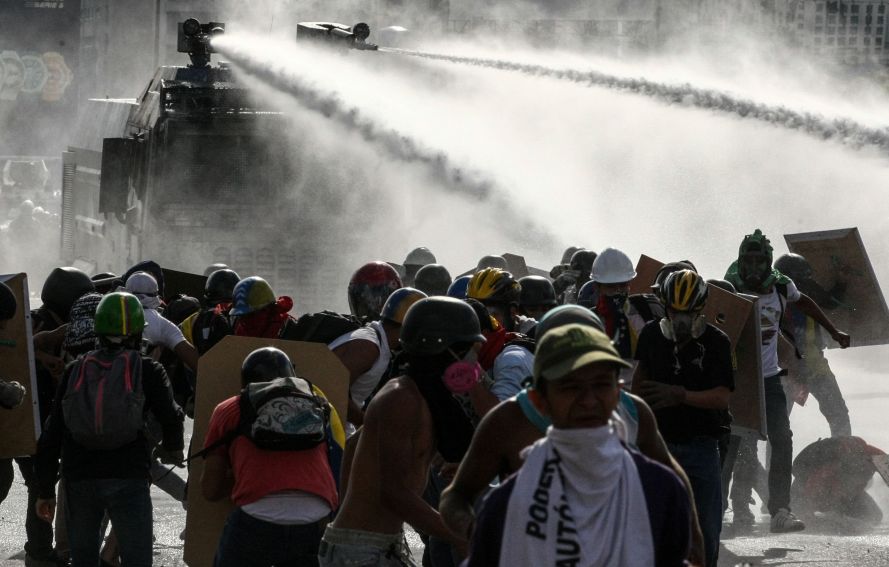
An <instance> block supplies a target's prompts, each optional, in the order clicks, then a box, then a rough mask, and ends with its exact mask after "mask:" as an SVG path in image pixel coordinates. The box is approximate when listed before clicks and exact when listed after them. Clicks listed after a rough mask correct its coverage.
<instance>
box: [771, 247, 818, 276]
mask: <svg viewBox="0 0 889 567" xmlns="http://www.w3.org/2000/svg"><path fill="white" fill-rule="evenodd" d="M775 269H776V270H778V271H779V272H781V273H782V274H784V275H786V276H789V277H790V279H792V280H794V281H804V280H810V279H812V266H811V265H810V264H809V261H808V260H806V259H805V257H803V256H801V255H799V254H794V253H793V252H791V253H789V254H782V255H781V256H779V257H778V259H777V260H775Z"/></svg>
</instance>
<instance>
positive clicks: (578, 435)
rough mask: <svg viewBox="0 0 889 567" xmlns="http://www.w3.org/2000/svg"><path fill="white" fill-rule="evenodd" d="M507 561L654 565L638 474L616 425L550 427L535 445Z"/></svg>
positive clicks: (518, 484) (513, 504)
mask: <svg viewBox="0 0 889 567" xmlns="http://www.w3.org/2000/svg"><path fill="white" fill-rule="evenodd" d="M500 565H501V567H511V566H513V565H539V566H542V567H550V566H551V567H558V566H561V565H572V566H576V567H637V566H640V565H654V543H653V540H652V535H651V525H650V522H649V518H648V505H647V503H646V501H645V494H644V492H643V491H642V483H641V481H640V480H639V472H638V471H637V469H636V465H635V463H634V462H633V457H632V456H630V454H629V453H628V452H627V450H626V449H625V448H624V447H623V445H622V444H621V442H620V440H619V439H618V437H617V434H616V433H615V430H614V428H613V427H612V426H611V425H608V426H605V427H596V428H589V429H556V428H554V427H550V428H549V429H548V430H547V433H546V437H544V438H543V439H540V440H539V441H537V442H536V443H535V444H534V445H532V447H531V450H530V451H529V452H528V455H527V457H526V460H525V463H524V465H522V468H521V469H520V470H519V472H518V476H517V478H516V481H515V487H514V488H513V492H512V495H511V496H510V500H509V504H508V506H507V511H506V521H505V526H504V530H503V543H502V547H501V550H500Z"/></svg>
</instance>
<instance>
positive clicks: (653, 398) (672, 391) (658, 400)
mask: <svg viewBox="0 0 889 567" xmlns="http://www.w3.org/2000/svg"><path fill="white" fill-rule="evenodd" d="M639 393H640V394H641V395H642V399H643V400H645V401H646V402H648V405H650V406H651V409H653V410H657V409H662V408H669V407H672V406H678V405H679V404H681V403H683V402H685V388H683V387H682V386H676V385H672V384H664V383H661V382H654V381H652V380H648V381H646V382H644V383H643V384H642V387H641V388H640V392H639Z"/></svg>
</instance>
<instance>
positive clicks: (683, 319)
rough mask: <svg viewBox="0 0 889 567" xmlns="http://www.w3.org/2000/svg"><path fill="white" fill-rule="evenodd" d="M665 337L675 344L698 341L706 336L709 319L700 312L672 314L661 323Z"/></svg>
mask: <svg viewBox="0 0 889 567" xmlns="http://www.w3.org/2000/svg"><path fill="white" fill-rule="evenodd" d="M660 327H661V332H662V333H663V334H664V337H666V338H668V339H670V340H671V341H674V342H681V341H684V340H688V339H690V338H691V339H697V338H698V337H700V336H701V335H703V334H704V329H705V328H706V327H707V319H706V317H704V314H703V313H701V312H700V311H691V312H683V313H672V314H671V315H669V316H667V317H664V318H663V319H661V321H660Z"/></svg>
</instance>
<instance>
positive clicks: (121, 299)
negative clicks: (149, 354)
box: [94, 291, 145, 337]
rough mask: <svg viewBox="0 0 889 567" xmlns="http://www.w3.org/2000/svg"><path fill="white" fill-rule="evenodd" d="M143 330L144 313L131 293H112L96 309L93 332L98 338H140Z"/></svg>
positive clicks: (137, 299) (103, 298)
mask: <svg viewBox="0 0 889 567" xmlns="http://www.w3.org/2000/svg"><path fill="white" fill-rule="evenodd" d="M144 329H145V311H144V310H143V309H142V304H141V303H140V302H139V298H137V297H136V296H135V295H133V294H132V293H128V292H125V291H114V292H111V293H109V294H108V295H106V296H104V297H102V300H101V301H99V305H98V306H97V307H96V321H95V326H94V331H95V333H96V335H98V336H99V337H134V336H140V335H141V334H142V331H143V330H144Z"/></svg>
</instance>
